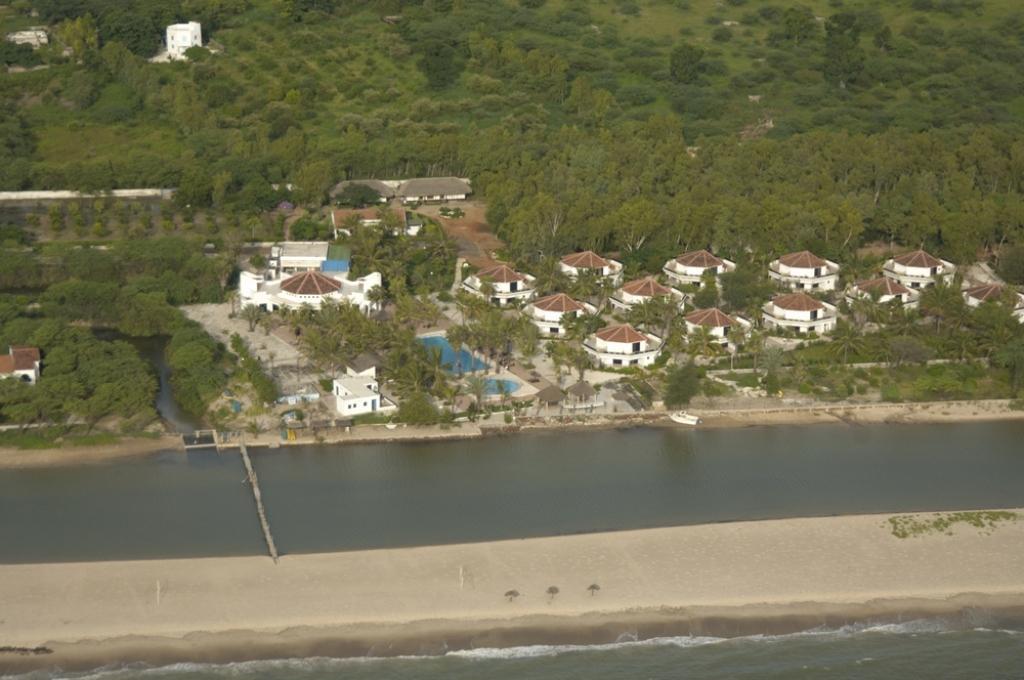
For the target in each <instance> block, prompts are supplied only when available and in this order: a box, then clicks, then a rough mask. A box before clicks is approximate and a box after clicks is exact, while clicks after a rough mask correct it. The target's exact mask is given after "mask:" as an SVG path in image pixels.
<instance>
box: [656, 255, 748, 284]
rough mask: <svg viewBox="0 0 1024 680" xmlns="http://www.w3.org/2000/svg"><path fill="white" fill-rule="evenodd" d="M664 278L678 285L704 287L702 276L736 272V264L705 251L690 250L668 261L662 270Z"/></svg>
mask: <svg viewBox="0 0 1024 680" xmlns="http://www.w3.org/2000/svg"><path fill="white" fill-rule="evenodd" d="M662 271H663V272H664V273H665V276H667V277H668V278H669V280H671V281H673V282H675V283H676V284H678V285H683V286H697V287H698V288H700V287H701V286H703V285H704V276H705V275H706V274H713V275H714V276H715V277H717V276H718V275H719V274H724V273H726V272H731V271H736V263H735V262H731V261H729V260H726V259H723V258H721V257H717V256H715V255H712V254H711V253H710V252H708V251H707V250H691V251H690V252H687V253H683V254H682V255H680V256H679V257H677V258H675V259H672V260H669V261H668V262H666V263H665V266H664V267H663V268H662Z"/></svg>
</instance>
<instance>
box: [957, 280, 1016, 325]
mask: <svg viewBox="0 0 1024 680" xmlns="http://www.w3.org/2000/svg"><path fill="white" fill-rule="evenodd" d="M963 295H964V302H966V303H967V306H968V307H980V306H981V305H983V304H985V303H986V302H999V301H1001V300H1004V299H1006V300H1011V301H1012V304H1013V310H1012V311H1013V316H1014V317H1015V318H1016V319H1017V321H1019V322H1021V323H1024V294H1021V293H1020V292H1018V291H1016V290H1011V291H1009V292H1007V289H1006V286H1001V285H999V284H995V283H989V284H984V285H981V286H973V287H971V288H968V289H966V290H965V291H964V292H963ZM1011 296H1012V297H1011Z"/></svg>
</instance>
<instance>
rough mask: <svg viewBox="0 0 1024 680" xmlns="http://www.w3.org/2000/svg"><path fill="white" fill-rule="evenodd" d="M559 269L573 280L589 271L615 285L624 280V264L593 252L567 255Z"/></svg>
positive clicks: (559, 264)
mask: <svg viewBox="0 0 1024 680" xmlns="http://www.w3.org/2000/svg"><path fill="white" fill-rule="evenodd" d="M558 269H559V270H560V271H561V272H562V273H563V274H566V275H568V276H569V278H572V279H575V278H576V277H578V276H579V275H580V274H581V273H582V272H585V271H589V272H594V273H595V274H597V275H598V276H600V277H602V278H609V279H611V280H612V281H614V282H615V283H619V281H621V280H622V263H621V262H618V261H616V260H609V259H606V258H603V257H601V256H600V255H598V254H597V253H595V252H594V251H593V250H584V251H583V252H582V253H573V254H571V255H566V256H565V257H563V258H562V261H561V262H559V263H558Z"/></svg>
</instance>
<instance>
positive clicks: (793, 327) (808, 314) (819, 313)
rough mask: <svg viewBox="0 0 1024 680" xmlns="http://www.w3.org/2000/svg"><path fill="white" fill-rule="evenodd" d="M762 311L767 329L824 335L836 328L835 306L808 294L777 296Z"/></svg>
mask: <svg viewBox="0 0 1024 680" xmlns="http://www.w3.org/2000/svg"><path fill="white" fill-rule="evenodd" d="M762 309H763V312H764V325H765V327H766V328H775V329H778V330H784V331H793V332H794V333H798V334H804V333H817V334H819V335H824V334H826V333H829V332H830V331H832V329H834V328H835V327H836V308H835V305H830V304H828V303H827V302H821V301H820V300H815V299H814V298H812V297H811V296H810V295H808V294H807V293H786V294H784V295H779V296H776V297H775V298H774V299H772V301H771V302H769V303H767V304H766V305H765V306H764V307H763V308H762Z"/></svg>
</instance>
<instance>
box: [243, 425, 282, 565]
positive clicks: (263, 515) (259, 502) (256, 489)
mask: <svg viewBox="0 0 1024 680" xmlns="http://www.w3.org/2000/svg"><path fill="white" fill-rule="evenodd" d="M238 450H239V451H241V453H242V462H243V463H244V464H245V472H246V475H248V477H249V486H251V487H252V495H253V498H255V499H256V514H257V515H258V516H259V518H260V527H261V528H262V529H263V539H264V540H265V541H266V542H267V550H268V551H270V556H271V557H272V558H273V559H274V563H275V564H276V563H277V546H276V545H274V536H273V534H271V533H270V522H268V521H267V512H266V510H265V509H264V507H263V496H262V494H261V493H260V480H259V479H258V478H257V477H256V470H254V469H253V467H252V461H251V460H249V452H248V451H247V450H246V448H245V442H240V443H239V445H238Z"/></svg>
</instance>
